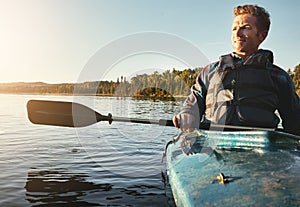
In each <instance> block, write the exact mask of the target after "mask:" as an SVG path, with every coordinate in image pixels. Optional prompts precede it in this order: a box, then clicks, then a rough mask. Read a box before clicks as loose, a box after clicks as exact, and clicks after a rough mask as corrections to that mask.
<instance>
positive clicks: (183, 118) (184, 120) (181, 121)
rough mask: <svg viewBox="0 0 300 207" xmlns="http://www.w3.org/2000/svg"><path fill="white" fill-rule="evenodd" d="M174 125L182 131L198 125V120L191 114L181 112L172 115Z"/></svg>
mask: <svg viewBox="0 0 300 207" xmlns="http://www.w3.org/2000/svg"><path fill="white" fill-rule="evenodd" d="M173 123H174V126H175V127H176V128H178V129H180V130H182V131H187V130H189V129H191V128H198V127H199V120H196V117H195V116H194V115H192V114H188V113H182V114H177V115H176V116H174V117H173Z"/></svg>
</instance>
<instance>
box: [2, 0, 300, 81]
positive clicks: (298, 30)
mask: <svg viewBox="0 0 300 207" xmlns="http://www.w3.org/2000/svg"><path fill="white" fill-rule="evenodd" d="M243 4H257V5H259V6H262V7H264V8H265V9H266V10H267V11H268V12H269V13H270V15H271V29H270V32H269V36H268V37H267V39H266V40H265V42H264V43H263V44H262V45H261V48H264V49H269V50H272V51H273V52H274V58H275V64H276V65H278V66H280V67H282V68H283V69H285V70H286V69H288V68H291V69H294V67H295V66H296V65H298V64H300V55H299V53H300V52H299V49H300V43H299V42H300V41H299V37H300V24H299V20H300V12H299V10H300V1H298V0H276V1H272V0H257V1H251V0H248V1H242V0H240V1H236V0H226V1H220V0H209V1H208V0H205V1H203V0H189V1H184V0H165V1H162V0H0V29H1V32H0V72H1V75H0V82H2V83H3V82H37V81H42V82H46V83H66V82H72V83H74V82H82V81H94V80H99V79H101V80H116V79H117V77H120V76H124V77H127V80H128V79H129V78H130V77H132V76H134V75H135V74H141V73H147V72H151V71H154V70H156V71H159V72H162V71H164V70H172V69H173V68H176V69H178V70H183V69H185V68H194V67H203V66H205V65H206V64H208V63H210V62H214V61H217V60H218V58H219V56H220V55H224V54H227V53H230V52H232V46H231V40H230V35H231V24H232V20H233V16H232V9H233V8H234V7H235V6H237V5H243ZM197 60H199V61H197Z"/></svg>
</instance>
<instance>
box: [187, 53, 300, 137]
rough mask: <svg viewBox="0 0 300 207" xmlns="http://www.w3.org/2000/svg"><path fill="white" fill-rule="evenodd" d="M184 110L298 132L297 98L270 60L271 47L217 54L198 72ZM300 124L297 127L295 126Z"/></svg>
mask: <svg viewBox="0 0 300 207" xmlns="http://www.w3.org/2000/svg"><path fill="white" fill-rule="evenodd" d="M191 92H192V93H191V94H190V96H189V97H188V98H187V99H186V101H185V104H184V111H183V112H186V113H192V114H194V115H196V116H199V117H198V119H199V120H209V121H211V122H213V123H216V124H227V125H238V126H252V127H271V128H276V127H277V125H278V123H279V118H278V116H277V115H276V113H275V112H276V111H278V114H279V115H280V117H281V119H282V126H283V128H284V130H285V131H287V132H290V133H294V134H300V100H299V97H298V95H297V94H296V93H295V87H294V84H293V82H292V80H291V78H290V76H289V75H288V74H287V73H286V71H284V70H282V69H281V68H279V67H278V66H276V65H274V64H273V54H272V52H271V51H267V50H258V51H257V52H256V53H254V54H252V55H251V56H249V57H248V58H246V59H245V60H243V59H242V58H240V57H238V56H237V55H235V54H234V53H232V54H228V55H224V56H221V57H220V60H219V61H218V62H215V63H212V64H210V65H208V66H206V67H205V68H204V69H203V70H202V71H201V73H200V74H199V75H198V77H197V80H196V84H195V85H194V86H193V87H192V88H191ZM298 126H299V127H298Z"/></svg>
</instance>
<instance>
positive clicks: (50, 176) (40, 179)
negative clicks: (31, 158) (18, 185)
mask: <svg viewBox="0 0 300 207" xmlns="http://www.w3.org/2000/svg"><path fill="white" fill-rule="evenodd" d="M85 177H86V176H85V175H74V174H70V173H67V172H64V170H57V171H47V170H45V171H31V172H28V177H27V182H26V185H25V189H26V196H27V201H29V202H30V203H31V204H32V206H43V207H45V206H54V205H55V206H66V204H67V205H68V206H100V204H97V203H92V202H89V201H84V200H82V197H83V196H85V195H88V194H89V193H91V192H92V191H98V192H99V191H103V192H105V191H110V190H112V185H110V184H106V183H105V184H95V183H92V182H89V181H87V180H86V179H85Z"/></svg>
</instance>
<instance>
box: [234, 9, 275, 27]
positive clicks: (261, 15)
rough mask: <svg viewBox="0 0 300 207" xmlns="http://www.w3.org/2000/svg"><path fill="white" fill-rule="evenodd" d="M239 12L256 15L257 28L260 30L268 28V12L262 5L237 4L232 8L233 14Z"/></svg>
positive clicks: (235, 14) (238, 13)
mask: <svg viewBox="0 0 300 207" xmlns="http://www.w3.org/2000/svg"><path fill="white" fill-rule="evenodd" d="M241 14H251V15H253V16H255V17H256V26H257V29H258V30H259V31H260V32H261V31H264V30H267V31H269V29H270V24H271V22H270V14H269V13H268V12H267V11H266V10H265V9H264V8H262V7H260V6H257V5H244V6H237V7H235V8H234V9H233V16H234V17H236V16H238V15H241Z"/></svg>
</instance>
